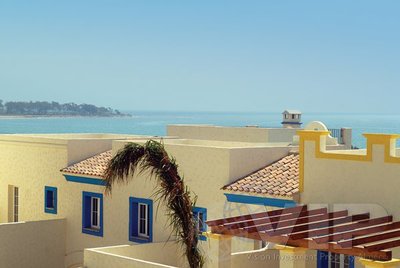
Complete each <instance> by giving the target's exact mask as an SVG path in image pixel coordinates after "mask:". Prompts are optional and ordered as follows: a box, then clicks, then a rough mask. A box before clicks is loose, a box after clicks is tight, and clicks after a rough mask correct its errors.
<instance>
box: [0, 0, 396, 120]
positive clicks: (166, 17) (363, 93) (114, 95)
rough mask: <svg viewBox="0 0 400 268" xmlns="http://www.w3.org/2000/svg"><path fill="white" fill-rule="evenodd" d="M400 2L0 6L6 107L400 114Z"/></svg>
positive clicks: (0, 70) (1, 85)
mask: <svg viewBox="0 0 400 268" xmlns="http://www.w3.org/2000/svg"><path fill="white" fill-rule="evenodd" d="M399 14H400V1H396V0H393V1H386V0H385V1H383V0H382V1H379V0H375V1H368V0H358V1H357V0H352V1H348V0H346V1H320V0H317V1H297V0H293V1H285V0H274V1H272V0H271V1H267V0H262V1H255V0H248V1H245V0H243V1H234V0H227V1H218V0H210V1H206V0H198V1H186V0H185V1H184V0H181V1H171V0H159V1H152V0H143V1H134V0H127V1H118V0H110V1H101V0H95V1H83V0H79V1H72V0H68V1H67V0H65V1H53V0H51V1H40V0H35V1H32V0H29V1H14V0H13V1H11V0H10V1H1V2H0V99H4V100H56V101H60V102H70V101H73V102H77V103H83V102H86V103H93V104H97V105H107V106H112V107H114V108H120V109H130V110H143V109H145V110H205V111H207V110H211V111H261V112H263V111H265V112H271V111H280V110H282V109H284V108H293V109H301V110H303V111H315V112H372V113H378V112H382V113H399V106H400V105H399V104H398V103H400V15H399Z"/></svg>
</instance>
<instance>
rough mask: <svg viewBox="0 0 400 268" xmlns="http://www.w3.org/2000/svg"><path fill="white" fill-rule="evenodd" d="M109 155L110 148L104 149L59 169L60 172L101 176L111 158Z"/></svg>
mask: <svg viewBox="0 0 400 268" xmlns="http://www.w3.org/2000/svg"><path fill="white" fill-rule="evenodd" d="M111 157H112V154H111V150H110V151H106V152H104V153H101V154H98V155H95V156H92V157H90V158H88V159H85V160H83V161H81V162H78V163H76V164H73V165H71V166H69V167H66V168H63V169H61V172H65V173H72V174H78V175H89V176H96V177H103V175H104V171H105V170H106V168H107V164H108V162H109V161H110V160H111Z"/></svg>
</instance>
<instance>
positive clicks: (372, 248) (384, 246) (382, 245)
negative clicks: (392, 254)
mask: <svg viewBox="0 0 400 268" xmlns="http://www.w3.org/2000/svg"><path fill="white" fill-rule="evenodd" d="M395 247H400V239H396V240H392V241H387V242H382V243H378V244H374V245H370V246H364V248H365V249H366V250H368V251H369V252H371V251H377V250H385V249H389V248H395Z"/></svg>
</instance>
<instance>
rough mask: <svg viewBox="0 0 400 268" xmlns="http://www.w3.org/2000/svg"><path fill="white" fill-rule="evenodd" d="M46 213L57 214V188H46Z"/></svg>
mask: <svg viewBox="0 0 400 268" xmlns="http://www.w3.org/2000/svg"><path fill="white" fill-rule="evenodd" d="M44 212H46V213H52V214H57V188H56V187H50V186H45V187H44Z"/></svg>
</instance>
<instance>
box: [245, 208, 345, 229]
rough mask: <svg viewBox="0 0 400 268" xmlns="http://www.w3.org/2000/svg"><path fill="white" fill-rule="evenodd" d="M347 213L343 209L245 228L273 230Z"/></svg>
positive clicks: (341, 215) (337, 216)
mask: <svg viewBox="0 0 400 268" xmlns="http://www.w3.org/2000/svg"><path fill="white" fill-rule="evenodd" d="M347 215H348V211H347V210H342V211H336V212H331V213H328V214H322V215H317V216H311V217H304V218H299V219H293V220H289V221H282V222H281V221H279V222H277V223H271V224H264V225H258V226H251V227H248V228H245V230H246V231H248V232H250V233H252V232H257V231H260V232H261V231H272V230H277V229H281V228H284V227H289V226H291V227H294V226H298V225H301V224H306V223H313V222H320V221H323V220H328V219H333V218H340V217H345V216H347Z"/></svg>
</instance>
